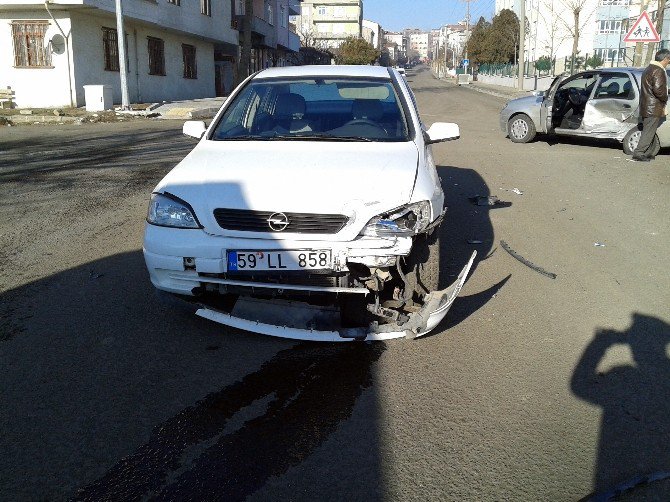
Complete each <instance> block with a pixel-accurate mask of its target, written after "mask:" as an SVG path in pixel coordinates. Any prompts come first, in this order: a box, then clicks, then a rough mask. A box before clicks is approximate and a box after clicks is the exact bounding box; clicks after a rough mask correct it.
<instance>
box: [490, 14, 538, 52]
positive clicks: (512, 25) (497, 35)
mask: <svg viewBox="0 0 670 502" xmlns="http://www.w3.org/2000/svg"><path fill="white" fill-rule="evenodd" d="M529 31H530V30H529ZM517 33H519V18H518V17H517V16H516V14H515V13H514V12H512V11H511V10H509V9H502V10H501V11H500V12H499V13H498V14H497V15H496V16H494V17H493V20H492V22H491V25H490V26H489V27H488V29H486V31H485V36H484V54H483V57H484V62H486V63H511V62H512V61H514V53H515V51H516V44H515V40H516V39H518V38H519V37H518V35H517Z"/></svg>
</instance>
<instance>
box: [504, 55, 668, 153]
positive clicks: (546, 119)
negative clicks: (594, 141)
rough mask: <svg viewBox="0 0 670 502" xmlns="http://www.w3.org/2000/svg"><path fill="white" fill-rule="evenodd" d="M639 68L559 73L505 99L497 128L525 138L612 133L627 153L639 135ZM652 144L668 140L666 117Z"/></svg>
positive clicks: (609, 136)
mask: <svg viewBox="0 0 670 502" xmlns="http://www.w3.org/2000/svg"><path fill="white" fill-rule="evenodd" d="M643 71H644V69H643V68H601V69H597V70H589V71H583V72H580V73H577V74H575V75H572V76H570V75H567V74H564V75H559V76H557V77H556V78H555V79H554V81H553V82H552V84H551V86H550V87H549V89H548V90H547V91H546V92H542V93H535V94H534V95H531V96H524V97H521V98H516V99H512V100H510V101H508V102H507V104H506V105H505V107H504V108H503V109H502V111H501V112H500V128H501V129H502V130H503V131H504V132H506V133H507V135H508V136H509V139H510V140H512V141H513V142H515V143H528V142H529V141H532V140H533V139H534V138H535V136H536V134H537V133H554V134H557V135H559V136H584V137H591V138H606V139H616V140H617V141H619V142H621V143H623V150H624V152H625V153H627V154H629V155H630V154H632V153H633V151H634V150H635V148H636V147H637V144H638V142H639V140H640V131H641V126H640V122H641V119H640V118H639V103H640V79H641V77H642V72H643ZM668 81H669V82H670V69H668ZM653 145H654V155H656V154H657V153H658V151H659V150H660V149H661V148H663V147H668V146H670V124H668V122H667V121H665V122H664V123H663V124H661V126H660V127H659V128H658V130H657V132H656V138H655V139H654V144H653Z"/></svg>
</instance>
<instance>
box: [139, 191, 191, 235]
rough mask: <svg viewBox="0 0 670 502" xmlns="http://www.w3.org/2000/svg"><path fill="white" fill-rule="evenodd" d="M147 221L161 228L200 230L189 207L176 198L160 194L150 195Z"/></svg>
mask: <svg viewBox="0 0 670 502" xmlns="http://www.w3.org/2000/svg"><path fill="white" fill-rule="evenodd" d="M147 221H148V222H149V223H151V224H152V225H160V226H162V227H173V228H201V227H200V223H198V220H197V219H196V217H195V213H193V209H191V206H189V205H188V204H187V203H186V202H184V201H183V200H179V199H178V198H177V197H174V196H171V195H164V194H160V193H153V194H151V202H149V211H147Z"/></svg>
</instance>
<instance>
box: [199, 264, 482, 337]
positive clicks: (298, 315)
mask: <svg viewBox="0 0 670 502" xmlns="http://www.w3.org/2000/svg"><path fill="white" fill-rule="evenodd" d="M476 256H477V252H476V251H473V253H472V255H471V256H470V260H469V261H468V263H467V264H466V265H465V267H463V269H462V270H461V272H460V274H458V278H457V279H456V281H454V282H453V283H452V284H451V286H449V287H448V288H446V289H443V290H441V291H433V292H431V293H429V294H428V295H426V298H425V301H424V305H423V307H422V308H421V310H419V311H418V312H415V313H413V314H411V315H410V317H409V320H408V321H407V322H406V323H404V324H402V325H398V324H383V325H378V324H376V323H373V324H372V325H370V326H369V327H368V328H340V329H324V330H321V329H317V328H318V327H319V325H321V324H324V325H327V324H328V323H329V322H331V323H332V321H333V319H332V317H333V316H332V312H329V310H328V309H324V308H321V307H314V306H311V305H308V304H300V303H298V302H285V303H283V304H278V303H277V301H276V300H275V301H273V302H268V303H267V304H265V303H263V302H262V301H256V300H252V301H251V304H252V308H249V307H250V302H249V301H243V302H242V304H241V306H240V308H239V309H238V312H236V310H235V308H233V311H232V312H231V314H226V313H224V312H219V311H216V310H213V309H210V308H207V307H204V308H201V309H199V310H198V311H197V312H196V315H198V316H200V317H203V318H205V319H209V320H211V321H214V322H218V323H220V324H224V325H226V326H231V327H234V328H239V329H243V330H246V331H251V332H253V333H259V334H262V335H269V336H276V337H280V338H290V339H293V340H311V341H320V342H348V341H354V340H359V341H378V340H391V339H394V338H403V337H407V338H419V337H421V336H424V335H427V334H428V333H430V332H431V331H432V330H433V329H435V327H436V326H437V325H438V324H439V323H440V322H441V321H442V319H444V317H445V316H446V315H447V312H448V311H449V309H450V308H451V305H452V304H453V303H454V301H455V300H456V297H457V296H458V294H459V293H460V292H461V289H462V288H463V284H465V279H466V278H467V276H468V273H469V272H470V269H471V268H472V264H473V263H474V260H475V257H476ZM271 305H277V306H278V308H276V309H274V310H273V309H271V308H270V307H271ZM236 307H237V306H236ZM253 307H255V308H253ZM261 311H262V312H263V314H261V313H260V312H261ZM249 317H256V319H249ZM270 317H275V318H274V319H271V321H272V322H267V321H270V319H268V318H270ZM329 317H331V319H328V318H329ZM261 318H263V319H261ZM264 321H266V322H264ZM289 323H292V324H298V326H290V325H288V324H289Z"/></svg>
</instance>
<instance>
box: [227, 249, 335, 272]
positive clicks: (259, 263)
mask: <svg viewBox="0 0 670 502" xmlns="http://www.w3.org/2000/svg"><path fill="white" fill-rule="evenodd" d="M227 261H228V271H229V272H242V271H247V270H249V271H253V270H263V271H272V270H274V271H281V270H324V269H331V268H333V261H332V254H331V251H330V249H328V250H325V249H322V250H317V251H314V250H310V251H300V250H291V249H282V250H281V251H228V260H227Z"/></svg>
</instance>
